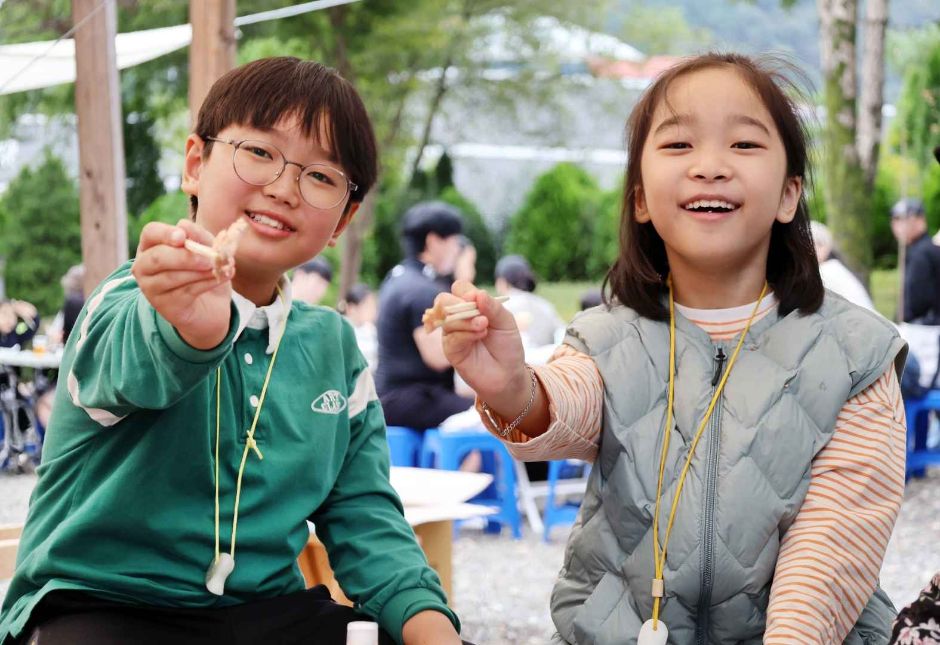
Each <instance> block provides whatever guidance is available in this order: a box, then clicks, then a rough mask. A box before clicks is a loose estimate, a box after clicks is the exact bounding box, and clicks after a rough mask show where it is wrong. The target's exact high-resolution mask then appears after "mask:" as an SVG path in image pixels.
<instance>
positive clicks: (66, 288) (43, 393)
mask: <svg viewBox="0 0 940 645" xmlns="http://www.w3.org/2000/svg"><path fill="white" fill-rule="evenodd" d="M60 283H61V284H62V293H63V295H64V300H63V301H62V309H60V310H59V313H57V314H56V317H55V319H54V320H53V321H52V324H51V325H50V326H49V331H48V336H49V341H50V344H51V345H52V346H53V347H59V346H62V345H65V344H66V343H67V342H68V340H69V336H70V335H71V333H72V329H73V328H74V327H75V322H76V321H77V320H78V315H79V314H80V313H81V311H82V307H84V306H85V288H84V283H85V266H84V265H82V264H75V265H73V266H71V267H69V270H68V271H66V272H65V275H64V276H62V280H61V281H60ZM37 380H39V379H37ZM55 388H56V375H55V373H54V372H53V376H52V377H51V378H50V379H48V380H45V379H43V380H42V381H40V382H39V383H37V384H36V394H37V396H38V398H37V399H36V417H37V418H38V419H39V425H41V426H42V427H43V428H45V427H46V426H48V425H49V419H50V417H51V416H52V402H53V400H54V399H55Z"/></svg>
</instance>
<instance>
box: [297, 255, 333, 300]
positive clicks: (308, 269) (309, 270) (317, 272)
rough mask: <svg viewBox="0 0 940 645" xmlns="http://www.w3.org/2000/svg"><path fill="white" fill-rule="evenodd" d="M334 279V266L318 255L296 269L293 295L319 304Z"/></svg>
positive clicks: (298, 298)
mask: <svg viewBox="0 0 940 645" xmlns="http://www.w3.org/2000/svg"><path fill="white" fill-rule="evenodd" d="M332 281H333V267H332V266H331V265H330V261H329V260H327V259H326V258H325V257H323V256H322V255H318V256H317V257H315V258H313V259H312V260H310V261H309V262H305V263H303V264H301V265H300V266H299V267H297V268H296V269H294V276H293V278H291V293H292V294H293V296H292V297H293V299H294V300H299V301H301V302H306V303H307V304H308V305H318V304H320V301H321V300H323V296H324V295H325V294H326V290H327V289H329V287H330V282H332Z"/></svg>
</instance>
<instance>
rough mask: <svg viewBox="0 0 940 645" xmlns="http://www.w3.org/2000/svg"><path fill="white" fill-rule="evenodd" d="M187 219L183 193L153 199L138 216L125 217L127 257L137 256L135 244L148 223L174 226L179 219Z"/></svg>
mask: <svg viewBox="0 0 940 645" xmlns="http://www.w3.org/2000/svg"><path fill="white" fill-rule="evenodd" d="M188 217H189V197H188V196H187V195H186V194H185V193H184V192H183V191H180V190H178V191H176V192H173V193H165V194H163V195H161V196H160V197H158V198H157V199H155V200H154V201H153V202H152V203H151V204H150V205H149V206H147V208H145V209H144V210H143V211H141V212H140V214H138V215H131V214H130V213H129V214H128V216H127V245H128V256H129V257H134V256H135V255H137V242H138V241H139V240H140V232H141V231H142V230H144V226H146V225H147V224H149V223H150V222H163V223H165V224H176V223H177V222H178V221H180V220H181V219H186V218H188Z"/></svg>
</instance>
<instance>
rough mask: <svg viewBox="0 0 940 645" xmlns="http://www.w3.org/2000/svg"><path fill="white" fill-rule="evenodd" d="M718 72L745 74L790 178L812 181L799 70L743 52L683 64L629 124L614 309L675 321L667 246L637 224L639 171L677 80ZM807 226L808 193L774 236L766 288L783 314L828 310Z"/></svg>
mask: <svg viewBox="0 0 940 645" xmlns="http://www.w3.org/2000/svg"><path fill="white" fill-rule="evenodd" d="M715 67H729V68H732V69H734V70H735V71H737V72H738V73H739V74H741V77H742V78H743V79H744V81H745V82H746V83H748V84H749V85H750V86H751V87H752V88H753V89H754V91H755V92H756V93H757V95H758V96H759V97H760V99H761V102H762V103H763V104H764V106H765V107H766V108H767V110H768V112H770V116H771V117H772V118H773V120H774V124H775V125H776V127H777V131H778V132H779V134H780V138H781V139H782V140H783V146H784V149H785V151H786V156H787V177H800V178H802V179H803V186H804V188H805V186H806V185H807V183H808V181H809V180H810V179H811V178H810V168H809V165H808V160H807V143H806V142H807V133H806V128H805V126H804V124H803V120H802V118H801V117H800V114H799V107H798V103H797V101H798V100H800V99H801V98H802V97H804V96H805V93H804V92H803V91H802V90H801V85H805V86H807V87H808V83H807V82H806V81H805V80H804V78H805V77H804V76H803V74H802V73H800V72H799V71H798V70H797V69H796V68H795V67H794V66H793V65H791V64H789V63H786V62H784V61H781V60H779V59H776V58H771V57H766V58H762V59H759V60H755V59H751V58H749V57H747V56H742V55H740V54H717V53H710V54H705V55H702V56H696V57H694V58H690V59H688V60H685V61H683V62H681V63H679V64H678V65H676V66H674V67H671V68H670V69H668V70H666V71H665V72H664V73H663V74H662V75H661V76H659V77H658V78H657V79H656V81H655V82H654V83H653V85H652V86H651V87H650V88H649V89H648V90H647V91H646V92H645V93H644V95H643V96H642V98H641V99H640V101H639V103H637V105H636V106H635V107H634V108H633V112H632V113H631V114H630V118H629V120H628V121H627V150H628V152H629V155H628V160H627V170H626V179H625V181H624V191H623V205H622V209H621V219H620V254H619V256H618V258H617V261H616V262H615V263H614V264H613V266H612V267H611V268H610V270H609V271H608V272H607V277H606V278H605V279H604V298H605V302H607V303H608V304H609V303H610V302H611V300H616V301H618V302H619V303H621V304H623V305H626V306H628V307H631V308H632V309H634V310H635V311H636V312H637V313H639V314H640V315H641V316H645V317H647V318H651V319H654V320H665V319H667V318H668V317H669V311H668V309H667V308H666V306H665V305H664V304H663V294H664V292H665V289H666V276H667V275H668V274H669V260H668V258H667V257H666V247H665V245H664V244H663V240H662V238H661V237H660V236H659V234H658V233H657V232H656V229H655V228H653V225H652V223H645V224H641V223H640V222H638V221H637V220H636V212H635V210H636V206H635V204H636V196H637V193H638V191H639V190H641V189H642V186H643V177H642V175H641V170H640V159H641V157H642V155H643V146H644V145H645V144H646V139H647V136H648V135H649V131H650V128H651V126H652V120H653V114H654V112H655V111H656V108H657V106H659V104H660V102H661V101H663V100H665V97H666V92H667V90H668V89H669V86H670V85H671V84H672V82H673V81H675V80H676V79H677V78H679V77H681V76H685V75H686V74H692V73H694V72H698V71H701V70H705V69H711V68H715ZM784 71H786V72H788V73H784ZM791 75H792V76H794V77H796V78H797V79H799V81H800V82H799V84H798V83H797V82H795V81H793V80H791V79H790V76H791ZM791 93H792V96H791ZM804 102H805V103H806V104H809V103H808V102H806V101H804ZM809 221H810V218H809V212H808V208H807V205H806V197H805V194H803V195H801V196H800V201H799V204H798V205H797V209H796V216H795V217H794V218H793V220H792V221H791V222H790V223H788V224H783V223H781V222H776V221H775V222H774V224H773V228H772V230H771V236H770V252H769V254H768V256H767V282H768V283H769V284H770V286H771V287H772V288H773V290H774V293H775V295H776V296H777V299H778V300H779V302H780V305H779V313H780V315H781V316H785V315H787V314H789V313H790V312H792V311H794V310H799V311H800V313H802V314H809V313H813V312H815V311H816V310H817V309H819V307H820V306H821V305H822V301H823V294H824V293H825V291H824V289H823V285H822V278H820V275H819V264H818V262H817V260H816V251H815V249H814V247H813V238H812V236H811V234H810V229H809ZM608 289H609V293H608Z"/></svg>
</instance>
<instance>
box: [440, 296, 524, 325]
mask: <svg viewBox="0 0 940 645" xmlns="http://www.w3.org/2000/svg"><path fill="white" fill-rule="evenodd" d="M493 300H495V301H496V302H506V301H507V300H509V296H496V297H495V298H493ZM476 308H477V304H476V303H475V302H458V303H456V304H453V305H447V306H446V307H444V313H446V314H458V313H461V312H463V311H470V310H476ZM477 314H479V312H477ZM455 320H459V319H457V318H455Z"/></svg>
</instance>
